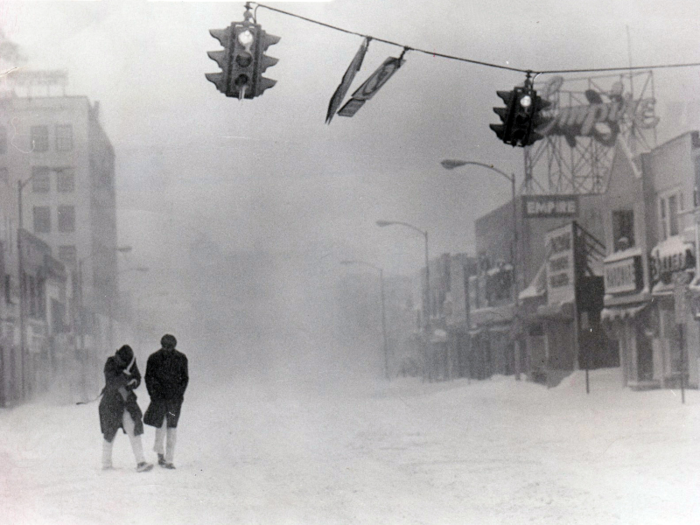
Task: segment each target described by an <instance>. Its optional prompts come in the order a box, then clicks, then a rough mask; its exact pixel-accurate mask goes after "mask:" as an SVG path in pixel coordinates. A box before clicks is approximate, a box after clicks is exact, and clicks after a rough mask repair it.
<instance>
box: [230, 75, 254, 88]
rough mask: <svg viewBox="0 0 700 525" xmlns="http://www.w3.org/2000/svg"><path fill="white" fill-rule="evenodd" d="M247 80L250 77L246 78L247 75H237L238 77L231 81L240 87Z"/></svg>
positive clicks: (246, 82)
mask: <svg viewBox="0 0 700 525" xmlns="http://www.w3.org/2000/svg"><path fill="white" fill-rule="evenodd" d="M249 80H250V79H249V78H248V75H238V77H237V78H236V80H234V81H233V83H234V85H235V86H236V87H242V86H245V85H246V84H248V82H249Z"/></svg>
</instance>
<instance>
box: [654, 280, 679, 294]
mask: <svg viewBox="0 0 700 525" xmlns="http://www.w3.org/2000/svg"><path fill="white" fill-rule="evenodd" d="M674 288H675V285H674V284H673V281H671V282H670V283H665V282H663V281H659V282H658V283H656V284H655V285H654V286H653V288H652V289H651V295H655V296H656V297H659V296H670V295H673V290H674Z"/></svg>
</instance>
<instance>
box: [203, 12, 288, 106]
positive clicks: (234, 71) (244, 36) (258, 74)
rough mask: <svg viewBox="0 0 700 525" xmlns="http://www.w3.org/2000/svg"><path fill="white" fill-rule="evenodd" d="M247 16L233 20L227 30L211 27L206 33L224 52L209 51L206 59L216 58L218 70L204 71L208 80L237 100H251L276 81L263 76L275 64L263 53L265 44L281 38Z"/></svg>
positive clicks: (274, 42)
mask: <svg viewBox="0 0 700 525" xmlns="http://www.w3.org/2000/svg"><path fill="white" fill-rule="evenodd" d="M249 18H250V17H248V16H246V21H245V22H234V23H232V24H231V25H230V26H229V27H227V28H226V29H212V30H210V31H209V33H210V34H211V35H212V36H213V37H214V38H216V39H217V40H218V41H219V42H221V45H222V46H223V48H224V50H223V51H209V53H208V55H209V58H211V59H213V60H216V62H217V63H218V64H219V66H220V67H221V69H222V72H221V73H207V74H206V75H205V76H206V78H207V80H209V81H210V82H213V83H214V85H216V88H217V89H218V90H219V91H221V92H222V93H223V94H224V95H226V96H227V97H235V98H238V99H239V100H241V99H244V98H247V99H252V98H255V97H258V96H260V95H262V94H263V92H264V91H265V90H266V89H267V88H270V87H272V86H274V85H275V84H276V83H277V81H276V80H272V79H269V78H264V77H263V76H262V75H263V73H264V72H265V70H266V69H267V68H268V67H270V66H274V65H275V64H276V63H277V59H276V58H273V57H269V56H267V55H265V54H264V53H265V51H266V50H267V48H268V47H270V46H271V45H273V44H276V43H277V42H279V41H280V37H278V36H274V35H268V34H267V33H266V32H265V31H263V29H262V27H261V26H260V25H259V24H255V23H253V22H251V21H250V20H249Z"/></svg>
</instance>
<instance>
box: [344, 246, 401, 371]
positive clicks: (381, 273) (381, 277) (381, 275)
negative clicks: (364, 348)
mask: <svg viewBox="0 0 700 525" xmlns="http://www.w3.org/2000/svg"><path fill="white" fill-rule="evenodd" d="M340 264H345V265H350V264H363V265H365V266H369V267H370V268H374V269H375V270H377V271H378V272H379V285H380V290H381V298H382V338H383V341H384V377H385V378H386V379H389V344H388V341H387V336H386V309H385V300H384V269H383V268H380V267H379V266H375V265H374V264H371V263H368V262H365V261H358V260H346V261H340Z"/></svg>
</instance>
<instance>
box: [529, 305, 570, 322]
mask: <svg viewBox="0 0 700 525" xmlns="http://www.w3.org/2000/svg"><path fill="white" fill-rule="evenodd" d="M537 316H538V317H540V318H542V319H558V320H563V321H571V320H573V318H574V303H573V301H572V302H568V301H567V302H562V303H554V304H543V305H541V306H538V307H537Z"/></svg>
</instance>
